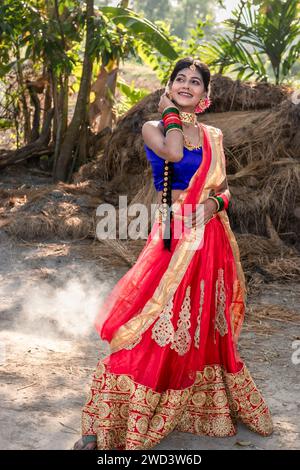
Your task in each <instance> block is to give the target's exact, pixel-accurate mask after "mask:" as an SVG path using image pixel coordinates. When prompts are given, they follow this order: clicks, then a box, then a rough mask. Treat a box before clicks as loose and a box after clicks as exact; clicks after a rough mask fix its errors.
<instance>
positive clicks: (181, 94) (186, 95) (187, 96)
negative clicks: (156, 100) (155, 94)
mask: <svg viewBox="0 0 300 470" xmlns="http://www.w3.org/2000/svg"><path fill="white" fill-rule="evenodd" d="M178 95H179V96H185V97H186V98H193V95H191V94H190V93H185V92H184V91H181V92H179V93H178Z"/></svg>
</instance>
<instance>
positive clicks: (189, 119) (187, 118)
mask: <svg viewBox="0 0 300 470" xmlns="http://www.w3.org/2000/svg"><path fill="white" fill-rule="evenodd" d="M179 118H180V119H181V122H185V123H187V124H194V125H196V124H197V116H196V114H195V113H185V112H184V111H179Z"/></svg>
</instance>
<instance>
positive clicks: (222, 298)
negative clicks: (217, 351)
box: [215, 268, 228, 342]
mask: <svg viewBox="0 0 300 470" xmlns="http://www.w3.org/2000/svg"><path fill="white" fill-rule="evenodd" d="M215 304H216V319H215V331H216V330H218V332H219V333H220V335H221V336H224V335H226V334H227V333H228V325H227V320H226V316H225V306H226V292H225V286H224V270H223V269H222V268H220V269H218V279H217V281H216V301H215ZM215 342H216V336H215Z"/></svg>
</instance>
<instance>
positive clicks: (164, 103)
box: [158, 93, 176, 113]
mask: <svg viewBox="0 0 300 470" xmlns="http://www.w3.org/2000/svg"><path fill="white" fill-rule="evenodd" d="M169 106H176V105H175V104H174V103H173V101H171V100H170V98H169V97H168V95H167V94H166V93H164V94H163V95H161V97H160V100H159V103H158V111H159V112H160V113H162V112H163V110H164V109H165V108H167V107H169Z"/></svg>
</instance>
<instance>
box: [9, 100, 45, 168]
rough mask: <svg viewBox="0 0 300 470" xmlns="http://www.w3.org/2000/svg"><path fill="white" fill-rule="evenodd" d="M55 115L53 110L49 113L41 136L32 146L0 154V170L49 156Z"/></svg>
mask: <svg viewBox="0 0 300 470" xmlns="http://www.w3.org/2000/svg"><path fill="white" fill-rule="evenodd" d="M53 114H54V110H53V109H51V110H50V111H49V112H48V115H47V119H46V120H45V123H44V126H43V129H42V132H41V135H40V136H39V138H38V139H37V140H36V141H34V142H31V143H30V144H28V145H25V147H22V148H20V149H18V150H15V151H13V150H10V151H7V152H4V153H2V154H0V168H4V167H5V166H8V165H13V164H15V163H19V162H21V161H23V160H27V159H28V158H31V157H37V156H41V155H47V154H49V153H50V152H51V149H50V148H49V147H48V144H49V141H50V136H51V121H52V118H53Z"/></svg>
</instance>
